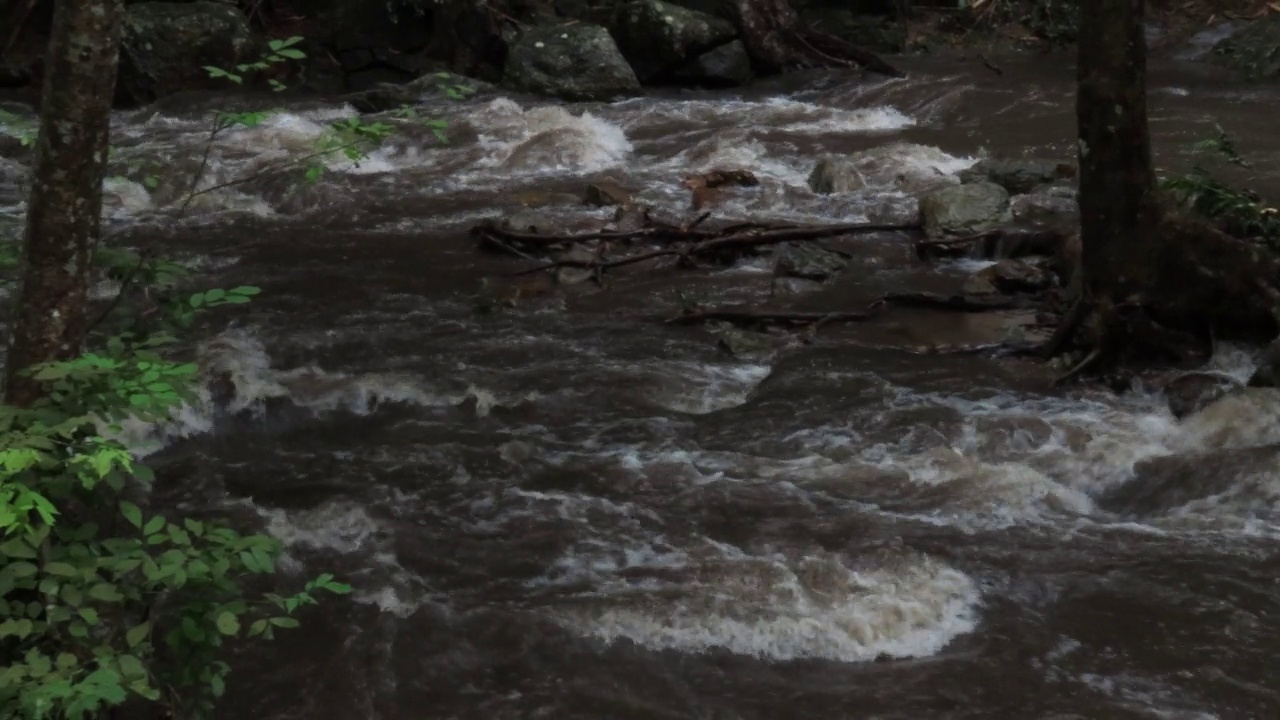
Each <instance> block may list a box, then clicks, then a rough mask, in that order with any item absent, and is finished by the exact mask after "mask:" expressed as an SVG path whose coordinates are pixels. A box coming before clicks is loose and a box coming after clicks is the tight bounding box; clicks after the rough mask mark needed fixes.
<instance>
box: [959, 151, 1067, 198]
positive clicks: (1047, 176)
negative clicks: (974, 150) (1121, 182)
mask: <svg viewBox="0 0 1280 720" xmlns="http://www.w3.org/2000/svg"><path fill="white" fill-rule="evenodd" d="M1075 174H1076V169H1075V166H1073V165H1071V164H1070V163H1061V162H1056V161H1053V160H1002V159H992V158H989V159H986V160H979V161H978V163H977V164H976V165H974V166H973V167H971V168H969V169H967V170H964V171H962V172H961V173H960V181H961V182H964V183H978V182H991V183H995V184H996V185H999V186H1000V187H1002V188H1004V189H1005V190H1007V191H1009V194H1010V195H1021V194H1024V193H1029V192H1031V191H1032V190H1034V189H1036V188H1037V187H1039V186H1041V185H1045V184H1048V183H1053V182H1057V181H1058V180H1062V179H1065V178H1072V177H1075Z"/></svg>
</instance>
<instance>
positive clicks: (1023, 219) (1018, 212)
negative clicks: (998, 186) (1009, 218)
mask: <svg viewBox="0 0 1280 720" xmlns="http://www.w3.org/2000/svg"><path fill="white" fill-rule="evenodd" d="M1051 187H1052V186H1051ZM1009 207H1010V210H1011V211H1012V212H1013V218H1014V220H1017V221H1018V222H1020V223H1022V224H1024V225H1028V226H1038V227H1047V228H1052V229H1054V230H1058V231H1061V232H1064V233H1065V232H1070V231H1071V230H1073V229H1075V228H1077V227H1079V225H1080V205H1079V203H1077V202H1076V200H1075V198H1074V197H1064V196H1063V195H1062V194H1059V193H1058V192H1057V190H1056V189H1051V190H1046V191H1043V192H1040V191H1037V192H1033V193H1030V194H1027V195H1019V196H1017V197H1015V198H1013V199H1012V200H1010V202H1009Z"/></svg>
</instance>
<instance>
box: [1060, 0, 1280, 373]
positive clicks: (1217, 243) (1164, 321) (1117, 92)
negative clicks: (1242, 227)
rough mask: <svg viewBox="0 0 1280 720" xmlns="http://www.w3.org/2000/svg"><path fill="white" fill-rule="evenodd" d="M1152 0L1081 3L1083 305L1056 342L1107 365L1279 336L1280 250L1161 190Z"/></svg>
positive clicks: (1197, 355) (1182, 356)
mask: <svg viewBox="0 0 1280 720" xmlns="http://www.w3.org/2000/svg"><path fill="white" fill-rule="evenodd" d="M1144 2H1145V0H1084V2H1082V3H1081V4H1080V26H1081V28H1085V29H1087V32H1082V33H1081V35H1080V40H1079V52H1080V56H1079V68H1078V72H1079V78H1078V79H1079V87H1078V95H1077V101H1076V103H1077V106H1076V114H1077V119H1078V122H1079V139H1078V151H1079V161H1080V175H1079V177H1080V232H1081V245H1082V260H1081V272H1082V274H1083V283H1082V291H1083V292H1082V297H1081V298H1080V302H1081V305H1080V306H1079V308H1080V309H1081V310H1083V312H1079V313H1072V315H1071V316H1070V317H1071V318H1072V320H1069V321H1068V322H1067V323H1065V324H1064V326H1063V328H1062V331H1060V333H1059V334H1058V336H1057V337H1056V338H1055V342H1053V343H1051V346H1050V352H1051V354H1052V353H1053V352H1056V350H1057V349H1059V348H1060V347H1061V346H1062V344H1063V341H1065V340H1067V339H1069V338H1070V337H1075V339H1076V340H1077V342H1078V344H1080V345H1084V346H1088V347H1091V348H1092V350H1093V353H1091V356H1090V357H1091V358H1093V359H1094V360H1098V361H1101V362H1102V363H1104V364H1106V365H1111V364H1115V363H1117V362H1139V363H1146V362H1153V361H1154V362H1169V361H1180V360H1188V359H1202V357H1203V354H1204V353H1205V352H1206V351H1207V350H1209V349H1210V348H1211V346H1212V338H1213V337H1214V336H1218V337H1227V336H1231V337H1252V338H1258V337H1265V336H1269V335H1273V334H1274V333H1275V332H1276V319H1277V317H1280V313H1277V310H1278V309H1280V292H1278V291H1277V286H1278V285H1280V272H1278V271H1280V263H1278V262H1277V259H1276V258H1275V257H1274V256H1272V255H1271V254H1270V253H1268V252H1267V251H1266V250H1265V248H1263V247H1262V246H1260V245H1259V244H1257V243H1253V242H1248V241H1242V240H1238V239H1236V238H1232V237H1229V236H1226V235H1224V234H1223V233H1221V232H1219V231H1217V230H1216V229H1214V228H1212V227H1210V226H1208V225H1207V224H1206V223H1204V222H1203V221H1200V220H1197V219H1193V218H1190V217H1188V216H1186V215H1185V214H1183V213H1182V212H1180V211H1179V210H1177V209H1175V208H1172V207H1170V206H1169V205H1168V204H1167V203H1166V202H1165V201H1164V199H1163V198H1162V197H1161V195H1160V193H1159V192H1158V189H1157V186H1156V180H1155V173H1154V171H1153V169H1152V164H1151V138H1150V136H1149V133H1148V126H1147V98H1146V77H1145V76H1146V41H1145V36H1144V31H1143V11H1144ZM1079 320H1083V322H1076V321H1079Z"/></svg>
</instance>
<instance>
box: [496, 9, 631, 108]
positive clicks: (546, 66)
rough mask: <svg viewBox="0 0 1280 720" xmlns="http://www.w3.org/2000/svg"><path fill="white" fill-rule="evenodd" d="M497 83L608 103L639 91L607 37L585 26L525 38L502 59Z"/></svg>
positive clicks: (545, 30) (532, 33)
mask: <svg viewBox="0 0 1280 720" xmlns="http://www.w3.org/2000/svg"><path fill="white" fill-rule="evenodd" d="M503 83H504V84H505V85H507V86H508V87H511V88H512V89H515V90H521V91H524V92H529V93H535V94H538V95H548V96H551V97H557V98H560V99H562V100H613V99H616V98H619V97H625V96H629V95H634V94H636V93H638V92H639V91H640V81H639V80H638V79H636V74H635V72H633V71H632V69H631V66H630V65H628V64H627V61H626V60H625V59H624V58H623V57H622V53H621V52H619V51H618V46H617V45H616V44H615V43H614V41H613V38H612V37H610V36H609V32H608V31H607V30H605V29H604V28H603V27H601V26H599V25H588V24H586V23H582V24H578V25H565V26H558V27H557V26H544V27H536V28H533V29H531V30H529V31H528V32H526V33H525V34H524V35H523V36H522V37H521V38H520V39H519V40H518V41H517V42H516V43H515V45H514V46H513V47H512V48H511V52H510V53H509V54H508V55H507V64H506V69H505V71H504V74H503Z"/></svg>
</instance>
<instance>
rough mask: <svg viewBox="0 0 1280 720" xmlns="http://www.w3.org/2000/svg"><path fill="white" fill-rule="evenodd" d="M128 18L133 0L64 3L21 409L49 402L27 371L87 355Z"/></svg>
mask: <svg viewBox="0 0 1280 720" xmlns="http://www.w3.org/2000/svg"><path fill="white" fill-rule="evenodd" d="M123 21H124V0H58V4H57V8H56V10H55V12H54V24H53V33H52V36H51V37H50V39H49V50H48V58H47V61H46V65H45V78H44V91H43V102H42V105H41V115H40V134H39V138H38V140H37V141H36V156H35V157H36V159H35V174H34V181H33V184H32V189H31V195H30V198H29V202H28V203H27V225H26V232H25V235H24V238H23V265H22V286H21V291H20V293H19V296H18V305H17V313H16V317H15V318H14V322H13V326H12V327H13V332H12V333H11V337H10V343H9V354H8V373H7V374H8V377H7V378H6V387H5V401H6V402H8V403H11V404H16V405H27V404H30V403H31V402H32V401H34V400H35V399H36V398H38V397H39V395H40V391H41V388H40V385H39V384H38V383H36V382H34V381H33V380H32V379H31V378H30V377H29V376H27V375H25V374H24V373H22V371H23V370H24V369H26V368H29V367H31V366H32V365H36V364H39V363H44V362H49V361H54V360H64V359H67V358H71V357H74V356H75V355H77V354H78V353H79V352H80V345H81V342H82V340H83V334H84V332H85V311H86V307H85V306H86V303H87V302H88V289H89V263H90V259H91V257H92V255H93V251H94V248H95V246H96V245H97V240H98V232H99V224H100V219H101V215H102V176H103V171H104V170H105V168H106V164H107V151H108V145H109V135H110V120H111V98H112V95H113V93H114V90H115V78H116V60H117V56H118V51H119V45H120V34H121V29H122V26H123Z"/></svg>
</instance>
